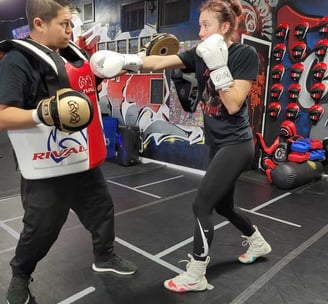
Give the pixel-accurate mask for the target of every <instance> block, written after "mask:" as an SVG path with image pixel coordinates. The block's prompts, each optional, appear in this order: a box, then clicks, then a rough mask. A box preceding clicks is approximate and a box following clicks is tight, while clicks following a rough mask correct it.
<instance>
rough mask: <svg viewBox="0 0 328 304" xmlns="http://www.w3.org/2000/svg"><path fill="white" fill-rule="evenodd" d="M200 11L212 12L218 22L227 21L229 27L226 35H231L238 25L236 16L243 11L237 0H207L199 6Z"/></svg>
mask: <svg viewBox="0 0 328 304" xmlns="http://www.w3.org/2000/svg"><path fill="white" fill-rule="evenodd" d="M199 10H200V12H203V11H211V12H213V13H214V14H215V15H216V17H217V19H218V21H219V23H220V24H222V23H224V22H228V23H229V24H230V28H229V30H228V32H227V33H226V36H228V37H231V36H232V35H233V32H234V31H235V30H236V29H237V27H238V17H239V16H240V15H241V14H242V13H243V9H242V6H241V4H240V2H239V0H207V1H205V2H203V3H202V4H201V5H200V7H199Z"/></svg>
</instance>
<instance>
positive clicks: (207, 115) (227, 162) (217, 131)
mask: <svg viewBox="0 0 328 304" xmlns="http://www.w3.org/2000/svg"><path fill="white" fill-rule="evenodd" d="M241 13H242V8H241V5H240V2H239V1H238V0H208V1H206V2H204V3H203V4H202V5H201V6H200V17H199V25H200V31H199V37H200V39H201V43H200V44H199V45H198V46H197V47H195V48H193V49H191V50H188V51H185V52H182V53H180V54H178V55H169V56H147V57H143V58H140V57H138V56H136V55H124V56H123V57H121V58H120V60H112V59H113V58H115V57H116V56H122V55H117V54H111V53H108V52H109V51H107V52H106V51H104V53H103V55H102V54H101V53H100V54H96V55H95V56H94V57H93V58H91V65H92V66H93V71H94V72H95V73H96V74H97V75H98V76H102V77H112V76H114V74H115V71H114V70H115V69H116V71H117V70H122V69H125V70H133V71H136V70H138V69H142V70H143V71H157V70H163V69H168V68H176V69H183V70H184V72H186V73H188V72H189V73H191V72H195V73H196V77H197V81H198V89H199V91H200V92H202V94H201V96H200V106H201V108H202V110H203V114H204V132H205V140H206V144H207V145H209V148H210V149H209V151H210V152H209V159H210V163H209V166H208V169H207V171H206V174H205V176H204V178H203V180H202V182H201V184H200V187H199V189H198V192H197V195H196V198H195V200H194V202H193V213H194V216H195V220H196V221H195V222H196V224H195V231H194V244H193V254H192V255H189V257H190V262H189V263H188V264H187V270H186V272H183V273H182V274H179V275H178V276H176V277H174V278H172V279H169V280H166V281H165V282H164V286H165V287H166V288H167V289H169V290H171V291H175V292H186V291H201V290H205V289H206V288H207V280H206V277H205V274H206V267H207V265H208V263H209V261H210V257H209V247H210V245H211V242H212V240H213V233H214V225H213V223H212V221H211V216H212V213H213V211H214V210H215V211H216V212H217V213H219V214H220V215H222V216H224V217H226V218H227V219H228V220H229V221H230V222H231V223H232V224H233V225H234V226H235V227H236V228H237V229H239V230H240V231H241V232H242V233H243V237H244V238H246V243H244V244H248V245H249V248H248V250H247V251H246V253H244V254H242V255H240V257H239V261H240V262H242V263H253V262H254V261H255V260H256V259H257V258H258V257H260V256H263V255H266V254H268V253H269V252H270V251H271V247H270V245H269V244H268V243H267V242H266V241H265V240H264V238H263V237H262V235H261V234H260V232H259V231H258V229H257V227H256V226H253V225H252V223H251V222H250V220H249V219H248V218H247V217H246V216H245V215H243V214H242V213H241V211H240V210H239V209H236V208H235V207H234V190H235V185H236V182H237V179H238V177H239V176H240V174H241V173H242V172H243V171H244V170H245V169H246V168H247V167H248V165H249V164H250V162H251V161H252V159H253V155H254V144H253V138H252V137H253V136H252V132H251V129H250V125H249V117H248V110H247V104H246V98H247V96H248V94H249V91H250V89H251V86H252V83H253V81H254V80H255V79H256V77H257V74H258V69H259V59H258V56H257V54H256V51H255V49H254V48H252V47H250V46H248V45H242V44H240V43H234V42H233V41H232V37H233V35H234V34H235V29H236V27H237V24H238V23H237V22H238V16H240V15H241ZM106 54H107V55H106ZM109 57H111V60H109ZM106 60H108V61H107V62H108V64H106ZM113 62H115V63H118V62H119V63H118V66H117V65H116V64H114V63H113ZM113 66H115V68H114V67H113Z"/></svg>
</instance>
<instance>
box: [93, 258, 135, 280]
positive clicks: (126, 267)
mask: <svg viewBox="0 0 328 304" xmlns="http://www.w3.org/2000/svg"><path fill="white" fill-rule="evenodd" d="M92 269H93V270H94V271H96V272H114V273H117V274H121V275H131V274H134V273H135V272H136V271H137V266H136V265H135V264H134V263H132V262H130V261H128V260H126V259H124V258H121V257H119V256H117V255H116V254H113V255H111V256H110V257H109V259H108V260H106V261H101V262H100V261H97V262H95V263H94V264H92Z"/></svg>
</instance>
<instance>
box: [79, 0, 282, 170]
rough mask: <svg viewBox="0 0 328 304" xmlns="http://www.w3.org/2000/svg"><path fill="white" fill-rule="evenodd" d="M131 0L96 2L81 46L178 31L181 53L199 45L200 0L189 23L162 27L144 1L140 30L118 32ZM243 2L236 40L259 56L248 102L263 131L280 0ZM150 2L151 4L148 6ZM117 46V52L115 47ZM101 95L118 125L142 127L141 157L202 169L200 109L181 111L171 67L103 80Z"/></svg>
mask: <svg viewBox="0 0 328 304" xmlns="http://www.w3.org/2000/svg"><path fill="white" fill-rule="evenodd" d="M86 1H91V0H75V1H73V2H74V5H75V6H76V7H77V8H78V7H81V5H82V6H83V5H84V3H85V2H86ZM132 2H136V1H124V3H123V2H122V1H116V0H95V2H94V6H95V12H94V16H95V19H94V22H87V23H84V24H83V25H82V26H81V35H79V36H82V37H83V42H84V43H85V48H86V49H87V50H88V51H89V52H90V53H93V52H94V51H95V50H96V49H111V48H112V45H113V42H114V43H115V41H118V40H125V39H126V41H127V42H126V43H127V45H129V43H130V41H131V42H132V40H133V39H134V38H135V37H139V41H141V37H149V36H151V35H153V34H155V33H157V32H158V33H161V32H169V33H172V34H174V35H176V37H177V38H178V39H179V41H180V51H183V50H185V49H187V48H191V47H193V46H195V45H197V43H198V31H199V27H198V6H199V4H200V3H201V1H200V0H197V1H191V11H192V13H191V14H190V19H189V20H188V21H187V22H182V23H179V24H176V25H174V26H170V27H163V26H162V27H161V26H160V24H159V22H158V17H157V16H158V15H159V14H158V10H159V1H145V16H146V18H145V20H146V21H145V25H144V29H142V30H139V31H133V32H122V30H121V16H120V14H121V6H122V5H125V4H127V3H132ZM241 2H242V5H243V9H244V14H243V16H242V18H241V19H240V24H239V29H238V34H237V35H236V37H235V40H236V42H243V43H249V44H252V45H254V46H255V47H256V48H257V49H258V51H259V56H260V58H261V72H260V74H259V76H258V79H257V81H256V83H255V84H254V86H253V88H252V92H251V94H250V96H249V102H248V104H249V114H250V119H251V124H252V129H253V132H254V134H255V132H257V131H262V129H263V123H264V121H263V117H264V115H263V114H264V111H265V103H266V94H265V93H266V89H267V87H268V81H269V54H270V52H271V40H272V31H273V30H272V23H273V14H274V9H275V7H276V6H277V4H278V3H277V1H273V0H242V1H241ZM150 5H153V6H152V7H151V8H152V9H150V7H149V6H150ZM80 11H81V10H80ZM81 14H82V12H81ZM82 19H83V18H82ZM124 47H125V46H124ZM139 47H140V43H139ZM115 50H116V51H117V47H116V49H115ZM127 51H129V47H128V48H127ZM134 51H135V49H134ZM152 79H157V81H155V80H152ZM155 83H156V84H155ZM155 91H156V92H155ZM100 96H101V102H102V109H104V111H106V109H107V112H108V113H107V114H109V115H112V116H113V117H116V118H118V120H119V123H120V124H127V125H137V126H138V127H139V128H140V131H141V134H142V138H143V153H142V156H144V157H148V158H152V159H156V160H161V161H165V162H172V163H175V164H178V165H184V166H188V167H192V168H196V169H205V168H206V166H207V148H206V146H205V144H204V138H203V130H202V127H203V117H202V112H201V110H200V109H199V108H197V109H196V111H195V112H194V113H187V112H185V111H184V110H183V109H182V107H181V104H180V102H179V98H178V96H177V92H176V88H175V86H174V83H173V81H172V79H171V71H164V72H163V73H158V74H128V75H124V76H121V77H118V78H115V79H111V80H104V81H103V83H102V84H101V87H100ZM152 98H155V99H158V98H162V100H155V101H153V100H151V99H152ZM258 158H259V156H258V155H257V156H256V159H254V164H252V165H253V166H257V161H258Z"/></svg>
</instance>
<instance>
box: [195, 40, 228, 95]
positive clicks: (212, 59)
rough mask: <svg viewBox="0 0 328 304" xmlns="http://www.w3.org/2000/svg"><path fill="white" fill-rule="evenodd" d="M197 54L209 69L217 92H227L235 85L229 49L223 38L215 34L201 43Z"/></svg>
mask: <svg viewBox="0 0 328 304" xmlns="http://www.w3.org/2000/svg"><path fill="white" fill-rule="evenodd" d="M196 53H197V55H198V56H199V57H201V58H202V59H203V60H204V62H205V64H206V66H207V67H208V68H209V70H210V71H211V72H210V77H211V80H212V82H213V84H214V86H215V89H216V90H224V91H227V90H229V89H230V87H231V86H232V84H233V78H232V76H231V73H230V70H229V68H228V66H227V64H228V47H227V44H226V43H225V41H224V39H223V37H222V36H221V35H219V34H213V35H211V36H209V37H208V38H207V39H206V40H204V41H203V42H201V43H200V44H199V45H198V46H197V48H196Z"/></svg>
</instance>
